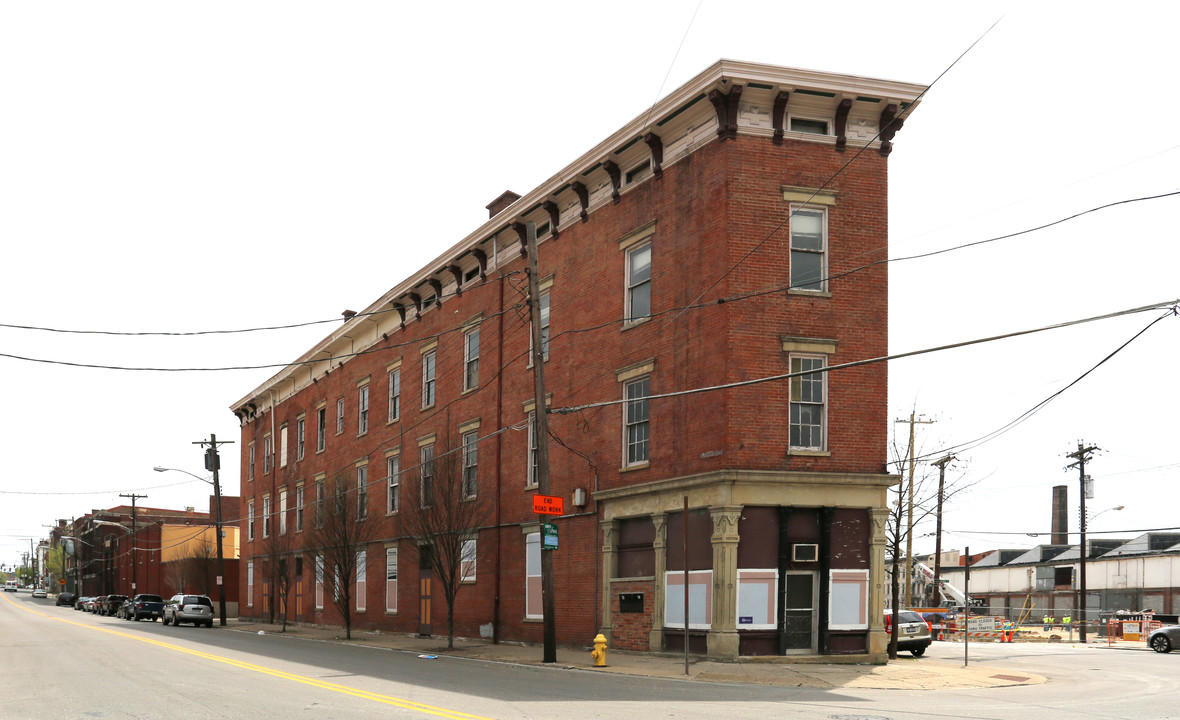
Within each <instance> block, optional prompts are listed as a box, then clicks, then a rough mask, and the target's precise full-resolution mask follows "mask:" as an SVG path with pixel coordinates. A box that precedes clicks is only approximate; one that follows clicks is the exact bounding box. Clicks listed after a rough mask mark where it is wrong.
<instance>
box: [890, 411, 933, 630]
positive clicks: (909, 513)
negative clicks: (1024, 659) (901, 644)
mask: <svg viewBox="0 0 1180 720" xmlns="http://www.w3.org/2000/svg"><path fill="white" fill-rule="evenodd" d="M894 422H899V423H903V422H908V423H909V424H910V450H909V456H910V479H909V483H908V488H907V490H906V495H907V497H908V499H907V501H906V531H905V601H904V602H905V606H906V607H913V605H914V603H913V599H914V598H913V591H914V587H913V586H914V425H933V424H934V421H933V420H917V419H915V418H914V413H913V412H910V419H909V420H894ZM899 500H900V498H899Z"/></svg>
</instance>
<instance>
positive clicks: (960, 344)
mask: <svg viewBox="0 0 1180 720" xmlns="http://www.w3.org/2000/svg"><path fill="white" fill-rule="evenodd" d="M1178 304H1180V300H1171V301H1168V302H1165V303H1156V304H1153V305H1144V306H1142V307H1137V308H1131V309H1129V310H1120V311H1118V312H1113V313H1107V314H1106V315H1097V316H1094V317H1088V318H1082V319H1080V320H1070V321H1068V322H1062V323H1056V324H1053V325H1044V326H1041V327H1037V328H1032V329H1029V330H1018V331H1016V332H1010V333H1004V334H1003V335H993V336H990V337H985V338H978V339H975V340H965V341H963V342H957V343H951V344H949V345H939V346H937V347H932V348H926V349H924V350H913V351H911V352H905V353H899V354H897V355H883V356H881V357H876V358H869V359H867V360H854V361H852V362H846V363H840V364H838V365H828V366H825V367H822V368H816V369H813V370H801V371H799V372H793V373H783V374H780V375H771V376H769V377H761V378H755V379H753V380H741V381H738V382H733V383H725V384H723V385H710V386H708V387H700V388H693V389H690V390H678V391H675V392H670V393H661V394H655V395H648V396H647V398H646V399H647V400H656V399H659V398H669V397H680V396H682V395H695V394H698V393H704V392H713V391H715V390H729V389H731V388H738V387H747V386H750V385H760V384H762V383H766V382H777V381H780V380H789V379H790V378H793V377H802V376H804V375H815V374H819V373H826V372H830V371H832V370H844V369H847V368H853V367H860V366H862V365H873V364H876V363H880V362H887V361H889V360H900V359H902V358H907V357H914V356H917V355H926V354H929V353H934V352H941V351H943V350H953V349H955V348H961V347H967V346H970V345H979V344H982V343H988V342H994V341H996V340H1006V339H1009V338H1014V337H1020V336H1022V335H1032V334H1034V333H1040V332H1045V331H1047V330H1057V329H1060V328H1065V327H1070V326H1073V325H1081V324H1084V323H1090V322H1096V321H1098V320H1109V319H1111V318H1116V317H1122V316H1124V315H1131V314H1134V313H1141V312H1147V311H1149V310H1159V309H1161V308H1165V307H1167V308H1169V312H1168V313H1167V314H1166V315H1164V316H1161V317H1160V318H1158V319H1156V320H1155V321H1154V322H1153V323H1152V324H1154V323H1155V322H1159V320H1161V319H1163V318H1164V317H1167V316H1168V315H1174V314H1175V306H1177V305H1178ZM1148 327H1150V325H1149V326H1148ZM1145 329H1146V328H1145ZM1112 354H1113V353H1112ZM626 402H630V401H628V400H604V401H602V402H595V403H586V404H584V405H577V406H572V407H564V408H555V409H552V410H550V411H549V412H551V413H557V414H567V413H573V412H580V411H582V410H588V409H590V408H598V407H608V406H611V405H622V404H623V403H626ZM945 451H946V449H945V448H944V449H943V450H939V453H940V454H941V453H943V452H945Z"/></svg>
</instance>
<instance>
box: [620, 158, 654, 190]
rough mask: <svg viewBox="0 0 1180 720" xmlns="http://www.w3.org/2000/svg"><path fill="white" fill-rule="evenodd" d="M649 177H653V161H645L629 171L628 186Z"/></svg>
mask: <svg viewBox="0 0 1180 720" xmlns="http://www.w3.org/2000/svg"><path fill="white" fill-rule="evenodd" d="M648 175H651V160H644V161H643V162H642V163H640V164H639V165H636V166H635V167H633V168H631V169H630V170H628V171H627V176H626V180H627V184H628V185H630V184H631V183H635V182H639V181H640V180H642V179H644V178H645V177H647V176H648Z"/></svg>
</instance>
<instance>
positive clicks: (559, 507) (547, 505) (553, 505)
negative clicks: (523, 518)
mask: <svg viewBox="0 0 1180 720" xmlns="http://www.w3.org/2000/svg"><path fill="white" fill-rule="evenodd" d="M533 512H535V513H537V514H538V515H564V514H565V500H564V499H563V498H562V497H561V496H559V495H534V496H533Z"/></svg>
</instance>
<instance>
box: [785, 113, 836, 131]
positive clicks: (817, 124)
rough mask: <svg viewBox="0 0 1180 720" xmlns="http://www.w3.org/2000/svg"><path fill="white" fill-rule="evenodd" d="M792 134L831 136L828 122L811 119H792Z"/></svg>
mask: <svg viewBox="0 0 1180 720" xmlns="http://www.w3.org/2000/svg"><path fill="white" fill-rule="evenodd" d="M791 132H798V133H808V134H810V135H829V134H830V133H829V132H828V121H827V120H813V119H811V118H797V117H793V118H791Z"/></svg>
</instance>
